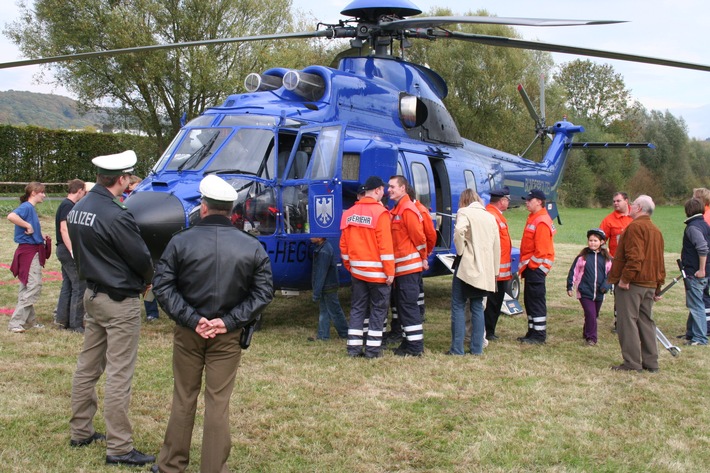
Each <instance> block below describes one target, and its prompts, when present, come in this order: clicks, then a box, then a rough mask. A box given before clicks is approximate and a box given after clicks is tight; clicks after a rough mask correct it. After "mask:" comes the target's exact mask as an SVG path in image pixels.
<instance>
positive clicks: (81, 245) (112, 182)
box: [66, 151, 155, 466]
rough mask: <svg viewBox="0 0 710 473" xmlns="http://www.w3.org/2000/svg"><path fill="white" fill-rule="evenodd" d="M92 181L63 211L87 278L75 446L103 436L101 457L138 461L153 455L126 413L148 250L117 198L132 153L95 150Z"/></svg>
mask: <svg viewBox="0 0 710 473" xmlns="http://www.w3.org/2000/svg"><path fill="white" fill-rule="evenodd" d="M92 162H93V163H94V165H95V166H96V167H97V168H98V171H97V176H96V185H95V186H94V187H93V188H92V189H91V192H89V193H88V194H87V195H86V197H84V198H83V199H81V200H80V201H78V202H77V203H76V204H75V205H74V207H73V208H72V210H71V211H70V212H69V213H68V214H67V217H66V222H67V228H68V230H69V238H70V240H71V245H72V250H73V253H74V261H75V262H76V265H77V269H78V271H79V278H80V279H81V280H84V281H86V293H85V295H84V308H85V310H86V315H85V317H84V323H85V327H84V330H85V332H84V348H83V349H82V351H81V353H80V354H79V360H78V363H77V367H76V372H75V373H74V380H73V383H72V396H71V409H72V416H71V420H70V421H69V423H70V426H71V441H70V445H71V446H72V447H83V446H86V445H89V444H91V443H93V442H95V441H101V440H104V439H105V440H106V463H107V464H111V465H119V464H123V465H132V466H141V465H145V464H146V463H152V462H154V461H155V457H154V456H153V455H145V454H143V453H141V452H139V451H138V450H136V449H135V448H133V428H132V427H131V422H130V420H129V419H128V406H129V404H130V401H131V382H132V380H133V371H134V368H135V364H136V359H137V357H138V336H139V333H140V327H141V302H140V297H139V296H140V294H141V293H142V292H144V291H145V290H146V287H147V285H148V284H150V280H151V278H152V277H153V262H152V260H151V258H150V252H149V251H148V248H147V247H146V245H145V243H144V242H143V239H142V238H141V234H140V230H139V229H138V225H136V222H135V220H134V219H133V215H131V213H130V212H129V211H128V209H127V208H126V206H125V205H123V203H121V201H120V200H119V199H118V196H120V195H121V194H122V193H123V191H125V190H126V187H127V186H128V182H129V177H130V175H131V171H133V167H134V166H135V164H136V153H134V152H133V151H125V152H123V153H119V154H112V155H108V156H99V157H97V158H94V159H93V160H92ZM104 370H105V371H106V387H105V394H104V418H105V419H106V436H104V435H103V434H100V433H98V432H96V430H95V429H94V425H93V418H94V414H95V413H96V410H97V407H98V401H97V396H96V383H97V381H98V380H99V378H100V377H101V374H102V373H103V372H104Z"/></svg>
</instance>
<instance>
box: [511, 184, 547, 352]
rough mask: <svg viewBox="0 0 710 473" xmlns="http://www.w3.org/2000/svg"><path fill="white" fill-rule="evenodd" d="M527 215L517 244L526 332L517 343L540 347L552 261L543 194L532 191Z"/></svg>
mask: <svg viewBox="0 0 710 473" xmlns="http://www.w3.org/2000/svg"><path fill="white" fill-rule="evenodd" d="M525 206H526V207H527V209H528V212H530V215H528V219H527V221H526V222H525V230H524V231H523V238H522V240H521V241H520V269H519V271H520V274H521V276H522V277H523V279H525V288H524V297H523V301H524V303H525V312H526V313H527V315H528V332H527V334H525V336H524V337H519V338H518V341H519V342H521V343H529V344H532V345H542V344H544V343H545V341H546V340H547V300H546V288H545V278H546V277H547V274H548V273H549V272H550V269H551V268H552V263H553V262H554V261H555V245H554V242H553V237H554V235H555V231H556V230H555V225H554V224H553V223H552V219H551V218H550V215H549V214H548V213H547V209H546V208H545V193H544V192H542V191H541V190H540V189H532V190H531V191H530V192H529V193H528V195H527V197H525Z"/></svg>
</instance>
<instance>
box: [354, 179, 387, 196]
mask: <svg viewBox="0 0 710 473" xmlns="http://www.w3.org/2000/svg"><path fill="white" fill-rule="evenodd" d="M378 187H385V181H383V180H382V179H380V178H379V177H377V176H370V177H368V178H367V180H366V181H365V184H363V185H361V186H360V189H359V190H360V192H365V191H371V190H374V189H377V188H378Z"/></svg>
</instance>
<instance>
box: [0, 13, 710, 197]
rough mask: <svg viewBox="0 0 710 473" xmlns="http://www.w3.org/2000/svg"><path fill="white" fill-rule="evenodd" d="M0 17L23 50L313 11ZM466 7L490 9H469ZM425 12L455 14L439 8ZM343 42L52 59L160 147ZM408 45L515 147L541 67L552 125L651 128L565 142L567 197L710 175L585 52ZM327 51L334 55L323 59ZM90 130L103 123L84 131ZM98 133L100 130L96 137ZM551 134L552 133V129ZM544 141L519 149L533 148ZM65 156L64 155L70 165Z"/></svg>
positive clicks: (688, 184)
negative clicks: (566, 57) (255, 82)
mask: <svg viewBox="0 0 710 473" xmlns="http://www.w3.org/2000/svg"><path fill="white" fill-rule="evenodd" d="M23 13H24V14H23V15H22V16H21V17H20V18H21V19H20V20H18V21H16V22H15V23H13V24H11V25H9V26H8V27H7V28H6V29H5V34H7V35H8V36H9V37H10V38H11V39H12V40H13V41H14V42H15V43H16V44H17V45H18V46H19V47H20V49H21V51H22V52H23V53H24V54H25V55H26V56H28V57H41V56H52V55H59V54H67V53H68V52H81V51H90V50H95V49H97V48H100V49H117V48H124V47H131V46H139V45H148V44H158V43H168V42H184V41H193V40H200V39H209V38H222V37H240V36H249V35H258V34H274V33H285V32H291V31H308V30H312V29H313V25H315V24H316V23H317V20H315V19H313V18H307V17H305V16H303V15H301V14H300V13H298V12H293V11H292V10H291V3H290V1H289V0H274V1H272V2H257V1H256V0H218V1H213V2H204V1H201V0H186V1H184V2H165V1H162V0H140V1H138V0H126V1H122V2H105V1H102V0H76V1H73V2H64V1H61V0H36V1H35V2H34V7H33V8H29V7H27V6H25V10H24V12H23ZM465 14H467V15H487V14H488V12H486V11H482V10H480V11H475V12H473V11H470V12H467V13H465ZM427 15H428V16H447V15H454V13H453V12H452V11H451V10H448V9H443V8H435V9H432V10H431V11H430V12H428V13H427ZM452 28H454V29H457V30H459V31H463V32H468V33H477V34H487V35H496V36H507V37H513V38H520V35H519V34H518V32H517V31H516V30H515V29H514V28H511V27H508V26H502V25H454V26H452ZM347 48H349V45H348V44H347V42H343V41H338V40H336V41H331V42H328V41H324V40H308V41H307V40H289V41H278V42H277V41H258V42H253V43H236V44H223V45H214V46H207V47H199V48H184V49H174V50H164V51H159V52H151V53H144V54H128V55H121V56H116V57H113V58H109V59H93V60H85V61H76V62H71V61H70V62H64V63H57V64H53V65H50V66H48V67H50V68H51V69H52V71H53V74H54V75H53V77H54V82H55V83H57V84H60V85H62V86H64V87H66V88H67V89H68V90H70V91H71V92H73V93H74V94H75V95H76V96H77V97H78V98H79V101H80V102H81V103H82V104H83V105H84V106H86V107H91V106H94V107H99V106H103V105H106V103H110V104H111V105H115V106H116V107H118V109H119V110H121V111H122V113H124V114H125V116H126V117H130V119H131V120H132V122H133V123H137V124H138V125H137V126H138V128H140V129H141V130H142V131H143V132H145V133H146V134H147V135H148V136H149V137H150V140H152V142H153V146H154V148H155V151H152V152H151V153H148V155H149V156H155V157H157V156H158V155H159V153H160V151H162V150H164V149H165V148H166V147H167V145H168V143H169V141H170V140H171V138H172V137H173V136H174V135H175V134H176V133H177V131H178V130H179V128H180V126H181V122H183V121H184V120H190V119H192V118H194V117H196V116H198V115H199V114H201V113H202V112H203V111H204V110H205V108H207V107H209V106H213V105H216V104H219V103H221V102H223V101H224V100H225V99H226V97H227V96H228V95H230V94H233V93H240V92H243V91H244V89H243V85H242V81H243V78H244V77H245V76H246V75H247V74H248V73H249V72H260V71H264V70H266V69H268V68H271V67H284V68H293V69H301V68H303V67H305V66H308V65H310V64H326V65H328V64H330V62H331V60H332V58H334V57H335V56H336V55H337V53H338V52H340V51H342V50H345V49H347ZM404 59H406V60H408V61H411V62H415V63H419V64H425V65H427V66H429V67H430V68H431V69H433V70H435V71H437V72H438V73H439V74H440V75H441V76H442V77H443V78H444V79H446V81H447V83H448V87H449V93H448V96H447V97H446V98H445V99H444V102H445V105H446V106H447V108H448V109H449V111H450V112H451V114H452V115H453V117H454V119H455V120H456V123H457V124H458V127H459V130H460V133H461V135H462V136H464V137H466V138H469V139H471V140H474V141H476V142H479V143H483V144H485V145H487V146H490V147H492V148H496V149H501V150H504V151H507V152H511V153H513V154H519V153H522V152H523V151H524V150H525V149H526V148H528V145H529V144H530V143H531V142H532V140H533V138H534V136H535V127H534V123H533V121H532V120H531V119H530V117H529V115H528V113H527V110H526V108H525V105H524V104H523V102H522V100H521V98H520V97H519V95H518V92H517V84H518V83H522V84H524V85H525V86H526V88H527V89H528V93H529V94H530V97H531V99H532V100H533V102H534V103H536V102H537V100H538V97H539V91H538V90H537V84H538V82H539V77H540V75H544V76H545V77H547V78H548V84H547V86H546V102H547V117H548V118H547V125H548V126H549V125H551V124H553V123H554V122H555V121H557V120H559V119H561V118H562V117H564V116H566V117H567V118H568V120H569V121H571V122H573V123H575V124H579V125H583V126H584V127H585V129H586V130H587V131H586V133H584V134H583V135H581V137H580V139H581V140H583V141H608V142H632V141H647V142H651V143H653V144H655V145H656V149H655V150H645V149H644V150H640V149H623V150H601V149H587V150H574V151H572V152H571V156H570V159H569V160H568V164H567V169H566V171H565V177H564V179H563V184H562V186H561V189H560V192H559V196H560V201H561V203H562V204H564V205H568V206H575V207H586V206H594V205H608V203H609V200H610V197H611V195H612V194H613V192H614V191H616V190H625V191H626V192H628V193H630V194H637V193H641V192H644V193H648V194H651V195H652V196H653V197H654V199H655V200H656V201H657V202H659V203H663V202H678V201H679V200H681V199H682V198H683V196H687V195H688V194H689V193H690V191H691V189H692V188H693V187H707V186H708V185H709V183H710V144H708V143H706V142H702V141H697V140H691V139H690V138H689V137H688V131H687V127H686V125H685V123H684V122H683V120H682V119H681V118H678V117H675V116H673V115H672V114H671V113H669V112H667V111H665V112H662V111H656V110H646V109H645V108H644V107H643V106H642V105H641V104H640V103H638V102H635V101H633V100H631V96H630V93H629V91H628V89H627V88H626V86H625V84H624V81H623V77H621V76H620V75H619V74H617V73H616V72H615V71H614V70H613V68H612V67H611V66H608V65H599V64H595V63H592V62H591V61H588V60H575V61H571V62H568V63H564V64H561V65H555V64H554V62H553V60H552V57H551V55H550V54H549V53H545V52H539V51H529V50H519V49H512V48H497V47H490V46H485V45H479V44H472V43H468V42H462V41H445V40H439V41H436V42H431V41H418V42H413V45H412V46H411V47H410V48H407V49H405V50H404ZM331 65H332V64H331ZM92 136H95V137H98V136H100V135H92ZM102 139H103V138H102ZM547 143H548V144H549V141H548V142H547ZM544 150H545V147H544V143H543V145H538V144H535V145H533V146H532V147H531V148H530V150H529V151H528V152H527V153H526V155H525V156H526V157H528V158H530V159H534V160H538V159H540V158H541V156H542V154H543V153H544ZM67 169H69V168H67Z"/></svg>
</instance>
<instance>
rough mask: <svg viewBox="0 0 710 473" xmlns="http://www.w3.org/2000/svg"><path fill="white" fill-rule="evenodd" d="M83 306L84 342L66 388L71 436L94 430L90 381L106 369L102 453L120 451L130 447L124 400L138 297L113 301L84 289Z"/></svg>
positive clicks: (128, 391) (93, 393) (133, 358)
mask: <svg viewBox="0 0 710 473" xmlns="http://www.w3.org/2000/svg"><path fill="white" fill-rule="evenodd" d="M84 307H85V308H86V315H85V316H84V324H85V327H84V329H85V332H84V347H83V349H82V351H81V353H80V354H79V361H78V362H77V366H76V372H75V373H74V381H73V383H72V393H71V410H72V416H71V420H70V421H69V424H70V426H71V438H72V439H74V440H82V439H85V438H88V437H90V436H91V435H93V433H94V432H95V430H94V426H93V419H94V414H96V409H97V404H98V398H97V395H96V383H97V382H98V380H99V378H100V377H101V375H102V374H103V373H104V371H106V387H105V395H104V419H105V420H106V447H107V448H106V454H107V455H124V454H126V453H129V452H130V451H131V450H133V428H132V427H131V422H130V420H129V419H128V406H129V404H130V402H131V382H132V381H133V371H134V369H135V366H136V359H137V357H138V337H139V335H140V328H141V302H140V299H139V298H138V297H127V298H126V299H124V300H123V301H121V302H116V301H114V300H111V298H109V297H108V295H106V294H103V293H97V294H96V296H93V292H92V291H91V290H89V289H87V290H86V292H85V293H84Z"/></svg>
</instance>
